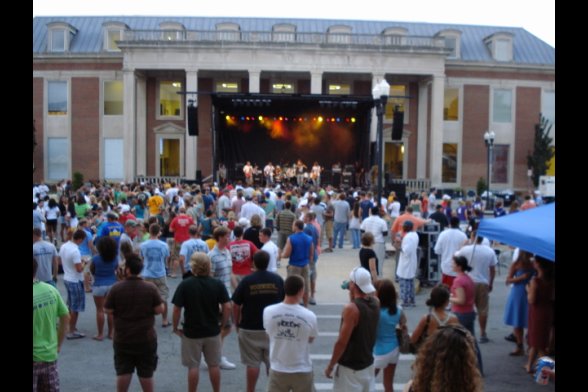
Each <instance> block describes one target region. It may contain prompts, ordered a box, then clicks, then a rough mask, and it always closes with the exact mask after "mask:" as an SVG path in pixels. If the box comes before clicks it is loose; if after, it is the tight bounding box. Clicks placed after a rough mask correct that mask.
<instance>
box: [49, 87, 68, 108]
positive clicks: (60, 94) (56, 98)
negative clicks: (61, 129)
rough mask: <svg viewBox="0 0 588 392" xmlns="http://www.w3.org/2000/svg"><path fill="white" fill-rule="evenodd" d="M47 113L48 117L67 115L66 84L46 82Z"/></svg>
mask: <svg viewBox="0 0 588 392" xmlns="http://www.w3.org/2000/svg"><path fill="white" fill-rule="evenodd" d="M47 113H48V114H49V115H50V116H65V115H66V114H67V82H61V81H59V82H58V81H53V82H47Z"/></svg>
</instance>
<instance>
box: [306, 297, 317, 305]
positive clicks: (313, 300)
mask: <svg viewBox="0 0 588 392" xmlns="http://www.w3.org/2000/svg"><path fill="white" fill-rule="evenodd" d="M308 303H309V304H311V305H316V301H315V299H314V298H311V299H309V300H308Z"/></svg>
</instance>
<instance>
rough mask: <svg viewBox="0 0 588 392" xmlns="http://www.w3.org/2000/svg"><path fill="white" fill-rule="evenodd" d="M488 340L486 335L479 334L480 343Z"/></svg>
mask: <svg viewBox="0 0 588 392" xmlns="http://www.w3.org/2000/svg"><path fill="white" fill-rule="evenodd" d="M489 341H490V339H488V336H486V335H482V336H480V340H479V342H480V343H488V342H489Z"/></svg>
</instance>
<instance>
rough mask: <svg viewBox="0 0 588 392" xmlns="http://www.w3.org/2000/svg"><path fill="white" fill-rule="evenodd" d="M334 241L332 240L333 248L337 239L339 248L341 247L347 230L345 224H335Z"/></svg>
mask: <svg viewBox="0 0 588 392" xmlns="http://www.w3.org/2000/svg"><path fill="white" fill-rule="evenodd" d="M333 230H334V237H335V238H334V239H333V248H334V247H335V246H336V244H337V238H339V248H342V247H343V240H344V239H345V231H346V230H347V222H344V223H339V222H335V227H334V229H333Z"/></svg>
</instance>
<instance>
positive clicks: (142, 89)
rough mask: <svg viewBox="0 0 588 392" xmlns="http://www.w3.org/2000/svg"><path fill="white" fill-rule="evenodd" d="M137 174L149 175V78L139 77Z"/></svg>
mask: <svg viewBox="0 0 588 392" xmlns="http://www.w3.org/2000/svg"><path fill="white" fill-rule="evenodd" d="M136 80H137V116H136V117H135V121H136V122H137V127H136V128H137V146H136V149H137V175H141V176H146V175H147V79H146V78H145V77H144V76H138V77H137V79H136Z"/></svg>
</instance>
